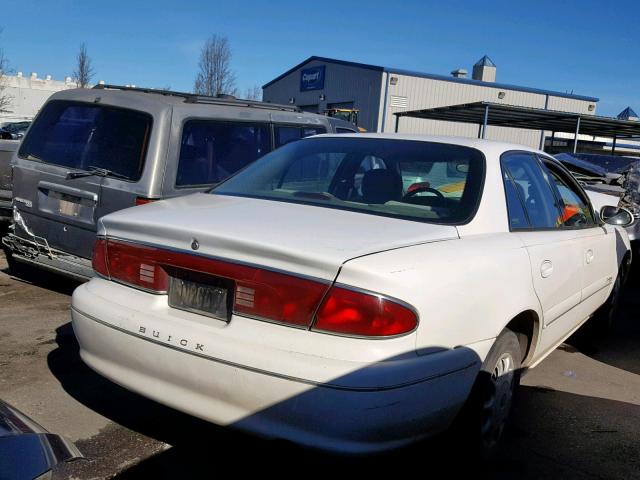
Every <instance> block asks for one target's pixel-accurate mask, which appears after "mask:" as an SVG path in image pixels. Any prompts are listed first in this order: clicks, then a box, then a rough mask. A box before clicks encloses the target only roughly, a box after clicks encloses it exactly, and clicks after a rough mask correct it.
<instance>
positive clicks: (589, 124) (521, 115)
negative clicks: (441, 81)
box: [394, 102, 640, 139]
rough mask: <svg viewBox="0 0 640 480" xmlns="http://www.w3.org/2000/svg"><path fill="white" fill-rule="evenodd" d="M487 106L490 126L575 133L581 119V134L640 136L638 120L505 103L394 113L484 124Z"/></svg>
mask: <svg viewBox="0 0 640 480" xmlns="http://www.w3.org/2000/svg"><path fill="white" fill-rule="evenodd" d="M487 108H488V115H487V118H486V122H487V125H494V126H498V127H512V128H525V129H530V130H548V131H554V132H566V133H575V131H576V125H577V121H578V119H580V133H581V134H584V135H592V136H597V137H617V138H629V139H631V138H634V139H640V122H638V121H632V120H619V119H616V118H612V117H601V116H597V115H589V114H579V113H571V112H560V111H557V110H544V109H540V108H529V107H519V106H515V105H506V104H502V103H491V102H475V103H464V104H461V105H449V106H446V107H437V108H427V109H423V110H411V111H406V112H396V113H394V115H396V116H397V118H398V120H399V119H400V117H412V118H425V119H430V120H444V121H449V122H462V123H475V124H476V125H481V124H483V123H484V121H485V113H487Z"/></svg>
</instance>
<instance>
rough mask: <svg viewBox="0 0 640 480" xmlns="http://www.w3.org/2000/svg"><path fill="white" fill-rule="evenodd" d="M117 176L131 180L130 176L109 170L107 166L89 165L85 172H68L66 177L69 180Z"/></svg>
mask: <svg viewBox="0 0 640 480" xmlns="http://www.w3.org/2000/svg"><path fill="white" fill-rule="evenodd" d="M94 175H95V176H97V177H115V178H122V179H123V180H129V177H127V176H126V175H122V174H121V173H117V172H114V171H113V170H108V169H106V168H100V167H94V166H91V165H90V166H89V167H87V170H86V171H84V172H67V176H66V177H65V178H66V179H67V180H69V179H72V178H81V177H91V176H94Z"/></svg>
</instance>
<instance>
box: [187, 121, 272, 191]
mask: <svg viewBox="0 0 640 480" xmlns="http://www.w3.org/2000/svg"><path fill="white" fill-rule="evenodd" d="M270 149H271V130H270V128H269V124H267V123H240V122H217V121H210V120H189V121H187V122H186V123H185V124H184V128H183V129H182V142H181V145H180V159H179V161H178V174H177V177H176V186H179V187H188V186H198V185H211V184H214V183H218V182H221V181H222V180H224V179H225V178H227V177H228V176H230V175H232V174H233V173H235V172H237V171H238V170H240V169H241V168H243V167H245V166H247V165H249V164H250V163H251V162H253V161H255V160H257V159H258V158H260V157H261V156H263V155H264V154H265V153H267V152H268V151H269V150H270Z"/></svg>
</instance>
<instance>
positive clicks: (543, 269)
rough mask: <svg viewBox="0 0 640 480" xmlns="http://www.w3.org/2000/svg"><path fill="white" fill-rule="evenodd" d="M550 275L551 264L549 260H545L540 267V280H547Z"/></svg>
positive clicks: (551, 270) (551, 271)
mask: <svg viewBox="0 0 640 480" xmlns="http://www.w3.org/2000/svg"><path fill="white" fill-rule="evenodd" d="M552 273H553V263H551V260H545V261H544V262H542V265H540V275H542V278H548V277H550V276H551V274H552Z"/></svg>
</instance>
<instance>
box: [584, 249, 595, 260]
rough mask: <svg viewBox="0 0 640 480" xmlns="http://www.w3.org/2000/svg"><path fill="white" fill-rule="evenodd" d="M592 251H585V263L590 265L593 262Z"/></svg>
mask: <svg viewBox="0 0 640 480" xmlns="http://www.w3.org/2000/svg"><path fill="white" fill-rule="evenodd" d="M593 257H594V255H593V250H587V253H586V254H585V259H586V261H587V263H591V262H593Z"/></svg>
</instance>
